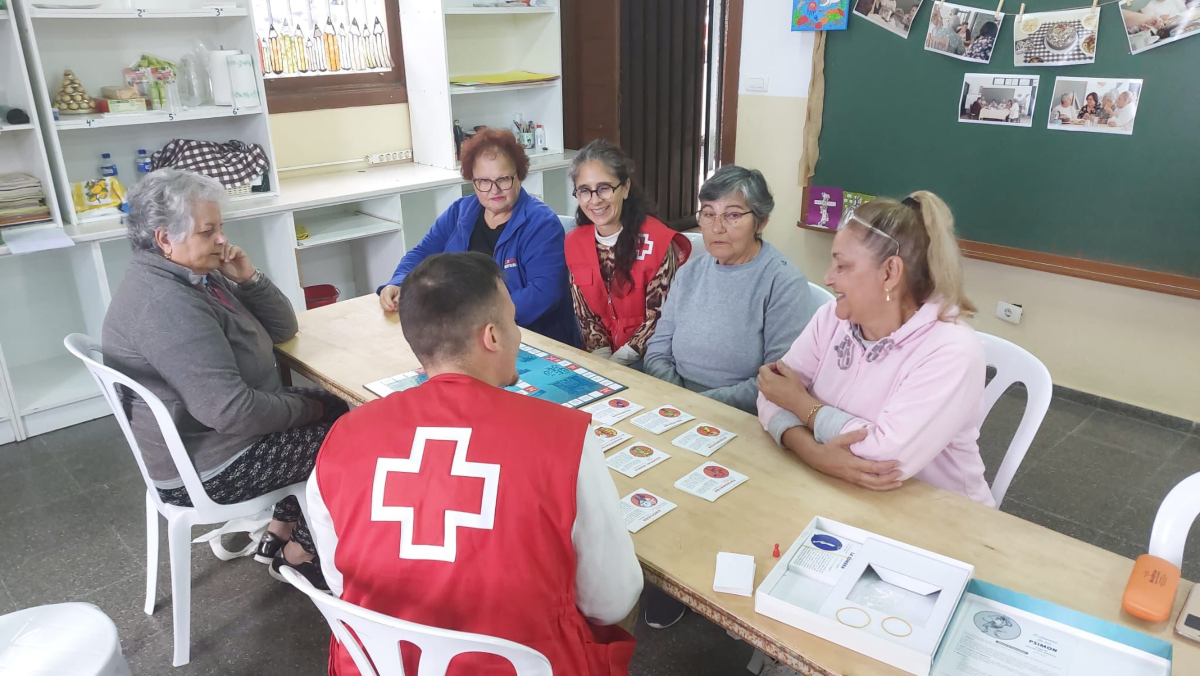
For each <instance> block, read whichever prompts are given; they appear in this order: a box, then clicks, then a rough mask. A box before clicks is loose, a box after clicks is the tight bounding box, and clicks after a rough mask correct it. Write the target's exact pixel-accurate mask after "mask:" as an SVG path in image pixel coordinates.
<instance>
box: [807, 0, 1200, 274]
mask: <svg viewBox="0 0 1200 676" xmlns="http://www.w3.org/2000/svg"><path fill="white" fill-rule="evenodd" d="M974 4H975V5H976V6H982V4H986V1H985V2H984V3H979V2H978V0H976V2H975V3H974ZM932 5H933V2H932V0H925V2H924V4H923V6H922V7H921V9H920V11H919V13H918V15H917V18H916V19H915V20H914V21H913V29H912V33H911V34H910V36H909V38H908V39H907V40H905V39H903V38H900V37H898V36H896V35H893V34H892V33H889V32H888V31H886V30H884V29H883V28H880V27H879V26H876V25H874V24H872V23H870V22H868V21H867V20H865V19H863V17H861V16H858V15H854V16H851V17H850V27H849V30H847V31H845V32H839V33H831V34H830V35H829V36H828V38H827V43H826V52H825V82H826V91H825V111H824V114H825V117H824V126H823V128H822V130H821V137H820V153H821V154H820V159H819V160H818V162H817V167H816V176H815V177H814V178H813V181H812V184H813V185H828V186H836V187H840V188H844V189H846V190H853V191H856V192H865V193H870V194H875V195H888V196H902V195H905V194H907V193H909V192H911V191H913V190H918V189H926V190H932V191H933V192H935V193H937V194H938V195H940V196H941V197H942V198H943V199H945V200H946V201H947V202H948V203H949V205H950V207H951V209H953V211H954V214H955V218H956V221H957V227H958V234H959V236H960V237H961V238H963V239H968V240H975V241H979V242H987V243H990V244H999V245H1003V246H1009V247H1016V248H1019V249H1026V250H1030V251H1039V252H1044V253H1050V254H1059V255H1064V256H1072V257H1077V258H1085V259H1089V260H1094V261H1101V262H1106V263H1116V264H1121V265H1128V266H1133V267H1137V268H1142V269H1146V270H1156V271H1161V272H1169V273H1175V274H1181V275H1187V276H1190V277H1200V35H1196V36H1193V37H1190V38H1186V39H1183V40H1179V41H1177V42H1174V43H1172V44H1167V45H1163V46H1161V47H1157V48H1155V49H1151V50H1148V51H1144V52H1142V53H1141V54H1138V55H1136V56H1135V55H1131V54H1130V53H1129V45H1128V42H1127V40H1126V38H1125V31H1124V27H1123V25H1122V22H1121V15H1120V11H1119V10H1118V6H1117V5H1114V4H1110V5H1107V6H1106V7H1104V9H1103V10H1102V12H1101V16H1100V27H1099V44H1098V45H1097V50H1096V62H1095V63H1094V64H1089V65H1079V66H1069V67H1022V68H1017V67H1014V65H1013V24H1014V21H1015V19H1016V16H1015V15H1009V16H1006V17H1005V20H1004V25H1003V30H1002V31H1001V33H1000V39H999V41H998V43H997V45H996V48H995V51H994V53H993V55H992V59H991V63H990V64H980V63H970V62H966V61H959V60H957V59H953V58H950V57H948V56H944V55H942V54H938V53H935V52H929V51H926V50H925V33H926V30H927V29H928V27H929V14H930V8H931V7H932ZM1010 5H1012V6H1011V7H1010ZM1079 5H1080V2H1079V0H1045V1H1044V2H1042V1H1039V2H1038V3H1037V8H1038V10H1039V11H1046V10H1053V9H1064V8H1067V7H1072V6H1074V7H1078V6H1079ZM1019 6H1020V5H1019V3H1016V2H1015V1H1014V0H1008V1H1007V2H1006V3H1005V9H1006V10H1010V11H1012V10H1016V9H1017V7H1019ZM966 73H1001V74H1013V75H1021V76H1026V77H1027V76H1030V75H1037V76H1040V80H1041V81H1040V86H1039V89H1038V94H1037V102H1036V108H1035V111H1034V120H1033V127H1032V128H1021V127H1016V126H990V125H979V124H967V123H962V122H959V121H958V108H959V101H960V96H961V91H962V83H963V75H964V74H966ZM1059 75H1062V76H1071V77H1089V78H1096V79H1104V78H1111V79H1114V80H1115V79H1122V78H1141V79H1142V80H1144V86H1143V89H1142V96H1141V100H1140V102H1139V105H1138V114H1137V120H1136V125H1135V127H1134V133H1133V135H1132V136H1118V135H1108V134H1094V133H1072V132H1066V131H1055V130H1050V129H1047V120H1048V118H1049V114H1050V109H1051V108H1052V107H1053V105H1054V103H1052V102H1051V97H1052V96H1053V94H1054V81H1055V78H1056V76H1059Z"/></svg>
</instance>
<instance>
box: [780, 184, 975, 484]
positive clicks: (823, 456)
mask: <svg viewBox="0 0 1200 676" xmlns="http://www.w3.org/2000/svg"><path fill="white" fill-rule="evenodd" d="M825 284H826V285H827V286H829V288H831V289H832V290H833V292H834V293H835V294H836V296H837V300H836V301H835V302H832V303H827V304H826V305H825V306H824V307H822V308H821V309H820V310H818V311H817V313H816V314H815V315H814V316H813V318H812V320H811V321H810V322H809V323H808V326H807V328H805V329H804V333H802V334H801V335H800V337H799V338H797V339H796V342H795V343H793V344H792V347H791V349H790V350H789V351H788V352H787V354H785V355H784V357H783V359H782V360H780V361H778V362H776V363H774V364H768V365H767V366H764V367H763V368H762V370H761V371H760V372H759V377H758V386H759V397H758V417H759V420H760V421H761V422H762V425H763V428H764V429H766V430H767V431H768V432H770V434H771V436H773V437H774V438H775V440H776V441H777V442H778V443H779V444H780V445H782V446H784V447H785V448H788V449H791V450H792V451H793V452H794V453H796V455H798V456H800V458H801V459H802V460H804V461H805V462H806V463H808V464H809V465H810V466H812V467H813V468H815V469H817V470H820V471H821V472H824V473H826V474H829V475H831V476H836V477H839V478H841V479H845V480H847V481H850V482H852V483H856V484H859V485H861V486H865V487H867V488H872V489H875V490H891V489H893V488H898V487H899V486H900V483H901V482H902V481H904V480H906V479H908V478H910V477H916V478H918V479H921V480H923V481H926V482H928V483H931V484H933V485H935V486H938V487H940V488H944V489H946V490H948V491H953V492H955V493H960V494H962V495H965V496H967V497H969V498H971V499H972V500H975V501H976V502H981V503H983V504H985V505H989V506H993V507H994V506H995V504H996V503H995V500H993V499H992V494H991V491H990V490H989V489H988V485H987V482H986V481H984V478H983V459H982V458H981V457H980V456H979V446H978V444H977V443H976V442H977V440H978V439H979V425H980V423H981V422H982V421H983V387H984V374H985V369H986V365H985V362H984V356H983V346H982V344H981V343H980V342H979V339H978V337H977V336H976V335H975V332H974V330H972V329H971V327H969V326H967V325H966V324H965V323H963V322H962V321H961V318H962V317H964V316H970V315H972V314H974V312H975V306H974V305H972V304H971V301H969V300H967V298H966V296H965V295H964V294H963V288H962V256H961V254H960V252H959V250H958V243H957V240H956V239H955V236H954V217H953V216H952V215H951V213H950V209H949V208H948V207H947V206H946V204H945V203H944V202H943V201H942V200H941V199H940V198H938V197H937V195H934V194H933V193H930V192H925V191H921V192H915V193H913V194H912V195H909V196H908V197H906V198H905V199H904V200H903V201H900V202H897V201H896V200H892V199H886V198H880V199H876V200H872V201H871V202H868V203H866V204H864V205H863V206H861V207H859V208H858V209H856V210H855V211H854V212H853V213H852V214H850V215H848V216H847V217H846V219H845V220H844V221H843V223H842V227H841V228H839V231H838V233H837V235H836V236H835V237H834V240H833V264H832V266H831V267H830V269H829V272H828V273H827V274H826V275H825Z"/></svg>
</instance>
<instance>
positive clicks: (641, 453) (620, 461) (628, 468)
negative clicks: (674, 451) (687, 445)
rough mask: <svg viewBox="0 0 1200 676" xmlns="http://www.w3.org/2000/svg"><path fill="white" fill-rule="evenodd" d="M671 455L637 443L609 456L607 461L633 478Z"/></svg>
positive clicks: (610, 465) (611, 466) (613, 467)
mask: <svg viewBox="0 0 1200 676" xmlns="http://www.w3.org/2000/svg"><path fill="white" fill-rule="evenodd" d="M670 457H671V456H670V455H668V454H666V453H663V452H662V451H660V450H658V449H657V448H653V447H651V446H647V445H646V444H643V443H636V444H630V445H629V446H628V447H626V448H622V449H621V450H620V451H618V452H616V453H613V454H612V455H610V456H608V460H606V461H605V462H606V463H607V464H608V466H609V467H610V468H612V469H615V470H617V471H618V472H620V473H621V474H624V475H625V476H627V477H629V478H631V479H632V478H633V477H635V476H637V475H639V474H641V473H642V472H645V471H646V470H648V469H650V468H651V467H653V466H655V465H657V464H658V463H660V462H662V461H664V460H667V459H669V458H670Z"/></svg>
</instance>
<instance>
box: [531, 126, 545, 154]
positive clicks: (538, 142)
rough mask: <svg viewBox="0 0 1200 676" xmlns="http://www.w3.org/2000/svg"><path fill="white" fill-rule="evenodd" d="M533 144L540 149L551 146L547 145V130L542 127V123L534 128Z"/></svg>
mask: <svg viewBox="0 0 1200 676" xmlns="http://www.w3.org/2000/svg"><path fill="white" fill-rule="evenodd" d="M533 145H534V147H535V148H537V149H538V150H549V148H547V147H546V130H545V129H542V125H540V124H539V125H538V126H537V129H535V130H534V143H533Z"/></svg>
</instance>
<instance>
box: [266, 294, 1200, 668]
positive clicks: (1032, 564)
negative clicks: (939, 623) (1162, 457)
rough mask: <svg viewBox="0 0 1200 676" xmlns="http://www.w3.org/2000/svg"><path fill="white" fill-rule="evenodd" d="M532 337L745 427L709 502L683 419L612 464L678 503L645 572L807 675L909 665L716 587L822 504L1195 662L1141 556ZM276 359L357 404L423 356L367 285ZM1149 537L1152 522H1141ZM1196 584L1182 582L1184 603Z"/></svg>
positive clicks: (841, 517)
mask: <svg viewBox="0 0 1200 676" xmlns="http://www.w3.org/2000/svg"><path fill="white" fill-rule="evenodd" d="M524 340H525V342H527V343H529V344H530V345H533V346H535V347H538V348H540V349H543V350H547V351H549V352H553V353H555V354H558V355H562V356H564V357H567V358H569V359H571V360H573V361H576V362H578V363H579V364H581V365H583V366H585V367H587V368H589V369H592V370H594V371H596V372H597V373H601V374H604V375H605V376H607V377H609V378H612V379H613V380H616V381H618V382H620V383H623V384H625V385H627V386H628V387H629V389H628V391H626V392H624V393H623V395H624V396H627V397H628V398H629V399H630V400H632V401H634V402H636V403H639V404H642V405H644V406H646V407H648V408H649V407H652V406H660V405H663V404H673V405H676V406H678V407H680V408H681V409H683V410H684V411H687V412H688V413H691V414H692V415H694V416H696V418H697V422H711V423H714V424H716V425H719V426H721V427H724V428H726V429H729V430H731V431H733V432H736V433H737V434H738V437H737V438H736V439H734V440H733V441H731V442H730V443H729V444H728V445H727V446H725V447H724V448H722V449H721V450H720V451H717V453H716V454H714V455H713V457H712V459H713V460H715V461H717V462H720V463H722V464H726V465H728V466H729V467H730V468H732V469H734V470H737V471H739V472H741V473H743V474H745V475H747V476H748V477H750V480H749V481H747V482H746V484H745V485H743V486H739V487H738V488H736V489H734V490H733V491H731V492H730V493H729V494H727V495H725V496H723V497H721V498H720V499H718V500H717V501H716V502H714V503H709V502H707V501H705V500H702V499H700V498H697V497H694V496H692V495H688V494H686V493H683V492H681V491H679V490H676V489H675V488H674V486H673V484H674V482H675V481H676V480H677V479H679V478H680V477H682V476H683V475H684V474H687V473H688V472H690V471H691V470H692V469H694V468H696V467H698V466H699V465H701V464H702V463H703V462H705V458H703V457H701V456H699V455H696V454H693V453H691V452H690V451H685V450H683V449H679V448H676V447H674V446H672V445H671V439H673V438H675V436H677V435H679V434H681V433H682V432H683V431H685V430H686V429H688V426H681V427H678V428H676V429H674V430H671V431H669V432H666V433H664V434H662V435H661V436H654V435H651V434H649V433H647V432H645V431H644V430H641V429H640V428H637V427H634V426H633V425H632V424H630V423H629V421H628V420H625V421H623V422H621V423H619V424H618V425H617V427H619V428H621V429H623V430H625V431H626V432H629V433H630V434H632V435H633V436H634V437H635V438H637V439H638V440H640V441H643V442H646V443H649V444H651V445H652V446H654V447H656V448H658V449H660V450H662V451H665V452H667V453H670V454H671V456H672V457H671V459H670V460H667V461H666V462H663V463H662V464H660V465H658V466H657V467H654V468H653V469H651V470H649V471H647V472H645V473H643V474H641V475H640V476H638V477H637V478H636V479H629V478H626V477H625V476H623V475H620V474H617V473H615V472H614V473H613V479H614V480H615V481H616V484H617V490H618V491H619V492H620V494H621V495H625V494H627V493H629V492H630V491H633V490H634V489H636V488H646V489H648V490H650V491H653V492H655V493H658V494H659V495H662V496H663V497H665V498H667V499H668V500H671V501H672V502H675V503H676V504H677V505H679V506H678V507H677V508H676V509H675V510H674V511H673V512H671V513H669V514H667V515H666V516H664V517H662V518H661V519H659V520H658V521H656V522H654V523H652V524H650V525H649V526H647V527H646V528H644V529H643V530H642V531H641V532H639V533H636V534H634V535H633V542H634V546H635V548H636V550H637V554H638V558H639V559H640V560H641V562H642V567H643V569H644V570H645V573H646V579H647V580H648V581H649V582H652V583H654V584H656V585H659V586H660V587H662V588H663V589H664V590H666V591H667V592H668V593H670V594H671V595H673V596H675V597H676V598H679V599H681V600H683V601H684V602H685V603H687V604H688V606H690V607H691V608H692V609H693V610H695V611H696V612H699V613H701V614H702V615H704V616H705V617H708V618H709V619H711V620H712V621H714V622H716V623H717V624H719V625H721V626H722V627H725V628H726V629H728V630H730V631H731V632H733V633H734V634H736V635H738V636H740V637H741V638H743V639H745V640H746V641H748V642H749V643H750V644H752V645H754V646H756V647H758V648H761V649H762V650H764V651H765V652H766V653H767V654H769V655H771V656H772V657H775V658H776V659H780V660H781V661H783V662H785V663H787V664H790V665H791V666H792V667H793V668H794V669H796V670H797V671H799V672H800V673H801V674H822V675H833V674H837V675H845V676H848V675H850V674H853V675H855V676H859V675H862V674H887V675H893V674H901V673H903V672H901V671H900V670H898V669H895V668H894V667H891V666H889V665H886V664H883V663H881V662H878V661H875V660H873V659H870V658H867V657H864V656H862V655H859V654H858V653H855V652H853V651H851V650H847V649H845V648H843V647H841V646H838V645H836V644H833V643H830V642H828V641H824V640H822V639H819V638H817V637H815V636H812V635H811V634H807V633H804V632H802V631H800V630H799V629H795V628H793V627H790V626H788V625H786V624H784V623H782V622H777V621H775V620H772V619H769V618H767V617H764V616H762V615H758V614H756V613H755V612H754V601H753V599H750V598H745V597H741V596H734V595H730V594H718V593H716V592H713V591H712V581H713V569H714V566H715V564H716V554H717V552H718V551H727V552H739V553H742V554H752V555H753V556H754V557H755V560H756V562H757V572H756V574H755V585H756V586H757V585H758V584H759V583H761V582H762V581H763V579H764V578H765V577H766V575H767V574H768V573H769V572H770V571H771V568H772V567H773V566H774V565H775V563H776V561H777V560H778V559H774V558H772V557H771V549H772V547H773V546H774V545H775V543H779V546H780V548H781V549H784V550H786V549H787V547H788V545H790V544H791V543H792V542H793V541H794V540H795V539H796V538H797V537H799V536H800V533H801V531H802V530H803V529H804V527H805V526H806V525H807V524H808V522H809V521H810V520H811V519H812V517H814V516H818V515H820V516H825V517H829V518H832V519H835V520H837V521H841V522H843V523H846V524H849V525H853V526H857V527H859V528H863V529H866V530H868V531H872V532H875V533H878V534H880V535H885V536H887V537H891V538H895V539H897V540H900V541H902V542H907V543H909V544H912V545H915V546H918V547H923V548H926V549H929V550H931V551H934V552H938V553H939V554H943V555H946V556H950V557H953V558H956V559H960V560H962V561H967V562H970V563H972V564H974V565H975V576H976V577H977V578H979V579H982V580H986V581H988V582H993V583H996V584H999V585H1002V586H1004V587H1008V588H1010V589H1013V590H1016V591H1020V592H1024V593H1026V594H1031V595H1033V596H1036V597H1040V598H1043V599H1046V600H1048V601H1052V602H1054V603H1058V604H1061V605H1064V606H1067V607H1069V608H1074V609H1075V610H1079V611H1082V612H1084V613H1087V614H1089V615H1093V616H1095V617H1098V618H1101V619H1105V620H1109V621H1112V622H1117V623H1120V624H1123V625H1126V626H1128V627H1131V628H1133V629H1137V630H1139V631H1143V632H1145V633H1147V634H1151V635H1153V636H1157V637H1159V638H1162V639H1164V640H1168V641H1173V642H1174V644H1175V666H1174V673H1175V674H1179V675H1180V676H1183V675H1185V674H1200V646H1197V645H1196V644H1194V643H1190V642H1188V641H1185V640H1183V639H1179V638H1178V637H1177V636H1175V634H1174V632H1173V630H1172V625H1173V622H1174V619H1175V618H1174V616H1172V618H1171V622H1164V623H1161V624H1150V623H1147V622H1143V621H1141V620H1137V619H1135V618H1133V617H1130V616H1129V615H1127V614H1126V613H1124V612H1123V611H1122V610H1121V593H1122V591H1123V590H1124V588H1125V581H1126V579H1127V578H1128V577H1129V572H1130V570H1131V569H1132V566H1133V562H1132V561H1130V560H1129V559H1126V558H1123V557H1121V556H1118V555H1116V554H1113V553H1111V552H1107V551H1105V550H1103V549H1099V548H1097V547H1093V546H1092V545H1089V544H1085V543H1083V542H1080V541H1078V540H1074V539H1071V538H1069V537H1067V536H1065V535H1061V534H1059V533H1056V532H1054V531H1051V530H1047V529H1045V528H1042V527H1041V526H1037V525H1034V524H1032V523H1029V522H1028V521H1023V520H1021V519H1019V518H1017V517H1015V516H1011V515H1009V514H1005V513H1004V512H1000V511H998V510H994V509H989V508H987V507H984V506H982V505H979V504H977V503H974V502H972V501H970V500H968V499H966V498H964V497H962V496H959V495H956V494H953V493H947V492H945V491H942V490H940V489H937V488H934V487H933V486H930V485H929V484H925V483H922V482H920V481H909V482H908V483H907V484H906V485H905V486H904V487H903V488H902V489H900V490H897V491H892V492H889V493H873V492H870V491H867V490H863V489H859V488H856V487H854V486H851V485H849V484H846V483H844V482H841V481H838V480H836V479H831V478H828V477H826V476H824V475H822V474H819V473H817V472H815V471H813V470H811V469H809V468H808V467H807V466H806V465H804V464H803V463H801V462H800V461H799V460H798V459H796V458H795V457H794V456H793V455H792V454H790V453H788V452H787V451H784V450H782V449H780V448H779V447H778V446H776V445H775V443H774V442H773V441H772V440H771V438H770V436H768V435H767V434H766V433H765V432H763V431H762V428H761V427H760V426H759V424H758V420H757V419H756V418H755V417H754V416H751V415H748V414H746V413H743V412H741V411H738V410H735V409H733V408H730V407H728V406H725V405H723V404H720V403H717V402H715V401H712V400H710V399H706V398H704V397H702V396H700V395H698V394H694V393H692V392H688V391H686V390H684V389H681V388H678V387H675V386H673V385H669V384H667V383H664V382H662V381H659V380H656V379H654V378H652V377H650V376H647V375H645V374H642V373H638V372H636V371H633V370H631V369H628V368H625V367H623V366H617V365H614V364H613V363H611V362H609V361H607V360H604V359H599V358H596V357H593V356H591V355H589V354H587V353H585V352H582V351H579V350H576V349H573V348H570V347H567V346H565V345H563V344H561V343H557V342H555V341H553V340H550V339H548V338H544V337H542V336H540V335H537V334H534V333H531V332H528V331H526V332H525V333H524ZM278 353H279V355H280V358H281V363H282V364H283V365H284V366H287V367H290V368H291V369H293V370H295V371H296V372H298V373H301V374H303V375H304V376H305V377H307V378H309V379H311V380H313V381H316V382H318V383H320V384H321V385H323V386H325V387H326V388H328V389H329V390H331V391H333V392H335V393H337V394H338V395H339V396H341V397H343V398H345V399H346V400H348V401H350V402H353V403H363V402H366V401H369V400H372V399H375V398H376V396H375V395H374V394H373V393H371V392H369V391H368V390H366V389H365V388H363V384H365V383H368V382H372V381H375V380H378V379H380V378H385V377H387V376H391V375H395V374H397V373H401V372H403V371H408V370H411V369H414V368H416V367H417V366H418V363H417V360H416V358H415V357H414V356H413V354H412V351H411V350H410V349H409V347H408V344H407V343H406V342H405V340H404V336H403V335H402V334H401V331H400V322H399V319H398V318H397V316H396V315H395V314H387V315H385V314H384V313H383V312H382V311H381V310H380V308H379V304H378V301H377V300H376V298H375V296H373V295H372V296H364V297H362V298H357V299H354V300H350V301H345V302H342V303H337V304H335V305H330V306H327V307H323V308H320V309H317V310H312V311H310V312H305V313H302V314H301V315H300V333H299V334H298V335H297V336H296V337H295V338H293V339H292V340H290V341H288V342H286V343H283V344H282V345H280V346H278ZM1146 537H1147V540H1149V534H1147V536H1146ZM1190 586H1191V585H1190V583H1184V584H1182V585H1181V589H1180V592H1179V598H1178V600H1177V603H1176V606H1175V609H1176V611H1178V609H1179V608H1180V604H1181V603H1182V600H1183V597H1184V595H1185V594H1186V591H1187V590H1188V589H1189V588H1190Z"/></svg>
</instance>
